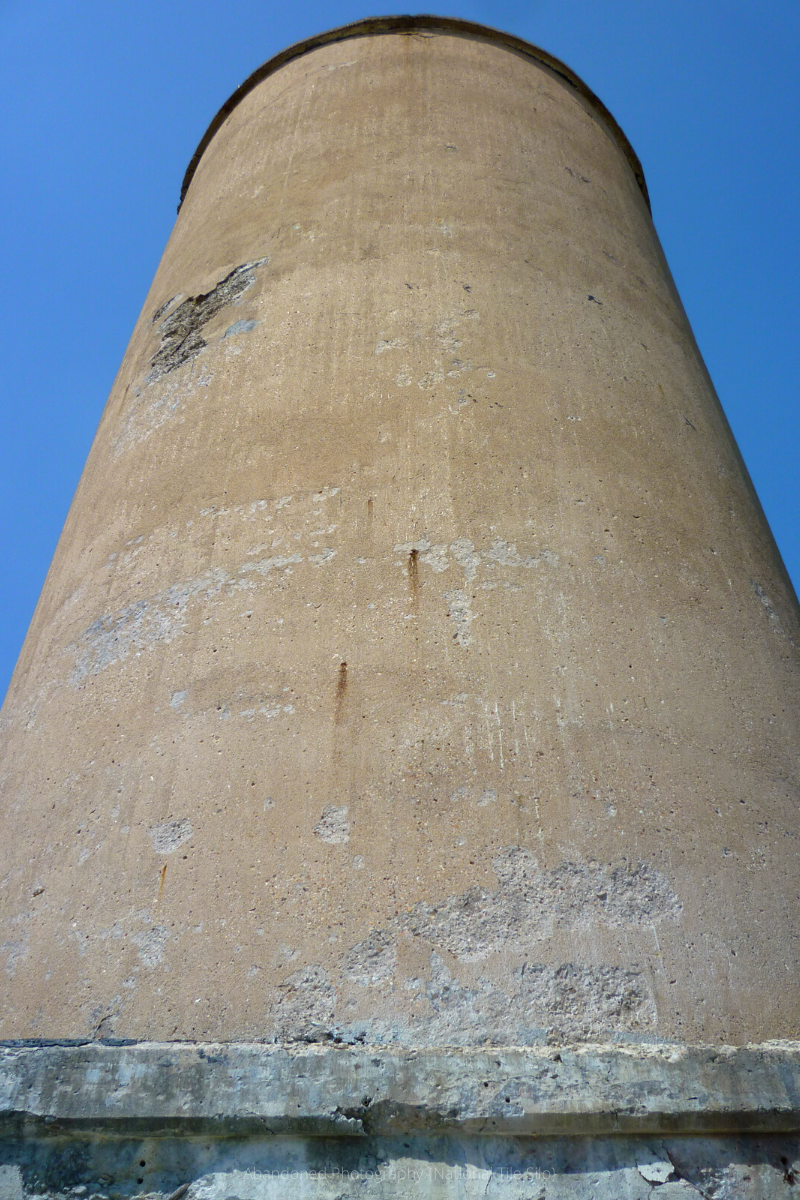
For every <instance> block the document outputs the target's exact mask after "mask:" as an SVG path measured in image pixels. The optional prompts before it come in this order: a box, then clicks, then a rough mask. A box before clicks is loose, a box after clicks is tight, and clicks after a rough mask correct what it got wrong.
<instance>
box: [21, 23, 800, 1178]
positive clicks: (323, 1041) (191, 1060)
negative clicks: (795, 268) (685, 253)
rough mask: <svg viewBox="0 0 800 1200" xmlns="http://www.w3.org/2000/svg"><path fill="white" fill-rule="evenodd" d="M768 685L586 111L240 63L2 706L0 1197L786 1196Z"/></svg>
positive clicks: (339, 52)
mask: <svg viewBox="0 0 800 1200" xmlns="http://www.w3.org/2000/svg"><path fill="white" fill-rule="evenodd" d="M799 647H800V622H799V621H798V607H797V601H796V598H795V595H794V592H793V590H792V587H791V584H790V582H789V580H788V578H787V576H786V572H785V570H784V568H783V565H782V563H781V561H780V557H779V554H778V552H777V549H776V547H775V545H774V542H773V539H772V536H771V534H770V531H769V528H768V526H767V524H766V521H765V518H764V515H763V513H762V510H761V508H760V505H759V503H758V499H757V497H756V495H755V493H754V491H753V488H752V485H751V483H750V481H749V478H748V476H747V472H746V470H745V467H744V465H743V463H742V460H741V458H740V455H739V453H738V451H737V448H736V445H735V443H734V440H733V437H732V434H731V432H730V429H729V427H728V424H727V422H726V420H725V417H724V414H723V412H722V409H721V407H720V405H719V402H718V400H717V398H716V395H715V393H714V390H713V387H712V384H711V382H710V380H709V377H708V374H707V372H706V369H705V367H704V365H703V362H702V359H701V357H700V354H699V352H698V349H697V346H696V344H695V341H694V338H693V336H692V332H691V329H690V327H689V325H688V322H687V319H686V316H685V313H684V311H683V308H682V306H681V303H680V300H679V298H678V295H677V293H676V291H675V287H674V284H673V282H672V279H671V277H670V273H669V270H668V267H667V264H666V262H665V260H664V256H663V253H662V250H661V247H660V245H659V242H658V238H657V236H656V233H655V230H654V227H653V223H652V220H651V215H650V210H649V205H648V199H647V191H646V187H645V182H644V178H643V175H642V171H641V168H640V165H639V162H638V160H637V158H636V155H635V154H634V152H633V150H632V149H631V146H630V145H629V143H628V141H627V139H626V137H625V135H624V134H623V133H622V131H621V130H620V128H619V127H618V125H617V124H616V122H615V121H614V119H613V117H612V116H611V115H610V113H609V112H608V111H607V110H606V109H605V108H604V106H603V105H602V103H601V102H600V101H599V100H598V99H597V97H596V96H594V95H593V94H592V92H590V91H589V89H588V88H587V87H586V86H585V85H584V84H583V83H582V82H581V80H580V79H578V78H577V77H576V76H575V75H574V74H573V73H572V72H571V71H570V70H569V69H568V68H567V67H566V66H564V64H563V63H560V62H558V61H557V60H555V59H553V58H552V57H550V56H549V55H548V54H546V53H545V52H544V51H542V50H539V49H537V48H536V47H534V46H531V45H529V44H527V43H525V42H522V41H520V40H519V39H517V38H514V37H512V36H509V35H506V34H501V33H498V32H496V31H493V30H490V29H487V28H484V27H482V26H476V25H472V24H470V23H468V22H464V21H457V20H451V19H446V18H436V17H401V18H385V19H377V20H369V21H363V22H360V23H358V24H356V25H351V26H347V27H345V28H344V29H339V30H335V31H333V32H331V33H328V34H324V35H321V36H319V37H316V38H312V39H310V40H309V41H307V42H304V43H302V44H300V45H298V46H294V47H292V48H291V49H289V50H287V51H285V52H284V53H282V54H280V55H278V56H277V58H274V59H272V60H271V61H270V62H268V63H267V64H266V65H265V66H263V67H261V68H260V69H259V70H258V71H256V72H255V73H254V74H253V75H252V76H251V77H250V78H249V79H248V80H247V81H246V82H245V83H244V84H243V85H242V87H240V88H239V90H238V91H237V92H236V93H235V94H234V95H233V96H232V97H231V99H230V100H229V101H228V102H227V103H226V104H225V105H224V106H223V108H222V109H221V110H220V113H219V114H218V115H217V117H216V118H215V119H214V121H213V122H212V124H211V126H210V128H209V131H208V133H207V134H206V136H205V137H204V139H203V141H202V143H201V145H200V147H199V149H198V151H197V154H196V155H195V157H194V159H193V160H192V163H191V165H190V167H189V170H188V172H187V176H186V181H185V184H184V189H183V195H182V197H181V206H180V209H179V215H178V219H177V222H176V225H175V228H174V231H173V233H172V236H171V237H170V240H169V243H168V245H167V248H166V251H165V253H164V257H163V259H162V262H161V264H160V266H159V269H158V271H157V273H156V277H155V280H154V282H153V285H152V288H151V290H150V292H149V294H148V296H147V299H146V301H145V304H144V308H143V310H142V314H141V317H140V319H139V322H138V324H137V326H136V329H135V330H134V333H133V337H132V340H131V343H130V347H129V349H128V352H127V354H126V356H125V359H124V361H123V363H122V366H121V368H120V372H119V376H118V378H117V380H116V382H115V384H114V387H113V390H112V393H111V396H110V399H109V401H108V405H107V407H106V410H105V413H104V415H103V418H102V421H101V424H100V428H99V430H98V433H97V437H96V440H95V443H94V446H93V448H92V451H91V455H90V458H89V461H88V463H87V466H86V469H85V472H84V474H83V477H82V479H81V482H80V486H79V488H78V492H77V494H76V497H75V500H74V503H73V506H72V508H71V511H70V514H69V517H68V520H67V524H66V527H65V530H64V533H63V535H62V538H61V541H60V543H59V546H58V549H57V552H56V556H55V559H54V562H53V565H52V568H51V570H50V573H49V575H48V578H47V582H46V584H45V588H44V591H43V593H42V597H41V600H40V602H39V605H38V608H37V610H36V614H35V616H34V620H33V623H32V626H31V630H30V632H29V634H28V638H27V641H26V643H25V646H24V648H23V651H22V655H21V657H20V661H19V664H18V667H17V670H16V673H15V675H14V679H13V681H12V684H11V688H10V690H9V694H8V698H7V700H6V703H5V707H4V709H3V716H2V722H3V724H2V738H3V747H2V767H1V768H0V779H1V780H2V796H3V807H2V825H1V826H0V828H1V829H2V854H3V865H2V868H0V878H1V879H2V885H3V886H2V914H1V917H2V938H1V939H0V942H1V945H0V948H2V955H3V957H2V961H3V966H4V969H5V979H4V985H5V986H4V988H3V994H2V1002H1V1005H2V1006H1V1007H0V1037H2V1038H3V1039H5V1047H4V1050H3V1055H4V1059H3V1067H2V1088H3V1097H4V1105H3V1131H2V1136H3V1138H4V1139H5V1140H4V1141H2V1144H1V1147H0V1195H8V1196H9V1197H14V1200H20V1198H22V1197H27V1196H33V1195H37V1196H51V1195H56V1194H58V1195H62V1194H65V1193H67V1192H69V1190H70V1189H72V1191H73V1192H74V1194H77V1195H84V1194H86V1195H89V1194H91V1195H98V1196H108V1197H112V1196H129V1195H139V1194H151V1195H153V1194H157V1195H161V1196H167V1195H172V1196H175V1197H177V1196H184V1195H187V1196H189V1197H195V1196H196V1197H198V1198H199V1197H204V1198H205V1197H208V1198H211V1197H218V1196H219V1197H223V1196H233V1195H236V1196H239V1197H241V1198H242V1200H244V1198H245V1197H251V1196H252V1197H260V1196H273V1195H275V1196H277V1195H284V1194H285V1192H286V1189H287V1188H288V1187H289V1186H293V1187H297V1188H300V1189H301V1190H302V1192H303V1195H308V1196H314V1197H317V1196H319V1197H328V1196H330V1197H331V1198H333V1197H334V1196H341V1195H350V1194H353V1195H355V1194H358V1195H359V1196H363V1197H365V1198H368V1200H369V1198H371V1197H373V1196H375V1197H378V1196H380V1197H385V1196H389V1195H407V1194H409V1192H410V1191H414V1192H420V1193H421V1194H424V1195H428V1194H430V1195H431V1196H433V1195H436V1196H439V1195H454V1196H456V1195H457V1196H465V1197H467V1196H469V1197H471V1196H473V1195H474V1196H478V1195H481V1196H483V1195H488V1196H492V1195H495V1194H496V1195H500V1194H502V1195H503V1196H506V1197H509V1198H510V1200H523V1198H524V1197H525V1198H528V1200H530V1197H532V1196H537V1197H539V1196H541V1197H544V1196H546V1197H547V1198H548V1200H552V1198H553V1197H567V1196H569V1197H584V1196H586V1197H588V1196H592V1197H601V1196H602V1197H605V1196H609V1197H611V1196H623V1195H624V1196H630V1197H639V1196H641V1197H645V1196H649V1195H650V1194H652V1193H654V1192H655V1191H658V1192H659V1193H660V1194H662V1195H663V1197H671V1198H672V1200H675V1198H676V1197H678V1196H680V1197H684V1198H688V1197H691V1196H693V1195H696V1194H697V1195H705V1196H707V1195H717V1196H722V1195H725V1196H728V1195H731V1196H733V1195H737V1196H738V1195H753V1196H770V1197H771V1196H783V1195H788V1194H790V1192H791V1189H792V1188H793V1187H794V1185H795V1183H796V1182H798V1177H797V1176H796V1172H797V1171H798V1169H800V1163H799V1162H798V1155H799V1154H800V1150H799V1149H798V1142H797V1133H798V1128H800V1099H798V1097H800V1056H799V1054H798V1049H799V1048H798V1044H797V1043H796V1042H795V1041H793V1039H795V1038H797V1036H798V1018H799V1017H800V990H799V989H798V986H797V980H798V974H799V970H800V942H799V941H798V918H799V917H800V898H799V891H800V889H799V887H798V884H799V883H800V862H799V860H798V846H799V842H798V837H799V831H798V743H799V739H798V684H799V683H800V674H799V672H798V665H799V663H800V657H799V656H800V649H799ZM698 1135H703V1136H702V1137H698ZM345 1175H347V1183H346V1184H344V1183H343V1182H342V1180H343V1178H344V1176H345ZM289 1177H291V1178H293V1179H294V1183H293V1184H289V1183H287V1179H288V1178H289ZM4 1187H5V1188H6V1191H5V1192H3V1191H2V1188H4ZM81 1189H83V1191H82V1190H81ZM281 1189H283V1190H281ZM337 1189H338V1190H337ZM536 1189H538V1191H537V1190H536Z"/></svg>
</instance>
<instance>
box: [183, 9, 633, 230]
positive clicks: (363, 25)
mask: <svg viewBox="0 0 800 1200" xmlns="http://www.w3.org/2000/svg"><path fill="white" fill-rule="evenodd" d="M415 32H430V33H449V34H454V35H455V36H460V37H468V38H475V39H480V40H482V41H487V42H493V43H494V44H495V45H498V46H503V47H504V48H505V49H507V50H512V51H515V52H516V53H518V54H523V55H525V57H527V58H532V59H534V60H535V61H536V62H538V63H541V64H542V65H543V66H545V67H548V68H549V69H550V70H551V71H553V72H554V74H556V75H558V76H559V78H561V79H562V80H563V81H564V82H565V83H567V84H568V85H569V86H570V87H572V88H574V90H575V91H576V92H577V93H578V95H579V96H580V97H581V98H582V99H583V100H584V101H586V103H587V104H588V105H589V106H590V107H591V108H593V109H594V111H595V112H596V114H597V116H598V117H599V118H600V119H601V120H602V122H603V123H604V124H605V125H606V127H607V128H608V131H609V133H610V134H611V135H612V137H613V138H614V140H615V141H616V143H617V145H618V146H619V148H620V150H621V151H622V153H623V154H624V155H625V157H626V159H627V160H628V162H629V164H630V167H631V170H632V171H633V173H634V175H635V176H636V182H637V183H638V184H639V187H640V188H641V191H642V194H643V196H644V198H645V202H646V203H647V207H648V208H649V207H650V197H649V196H648V193H647V184H646V183H645V179H644V172H643V170H642V165H641V163H640V162H639V159H638V157H637V155H636V152H635V151H634V149H633V147H632V146H631V144H630V142H629V141H628V139H627V137H626V136H625V134H624V133H623V131H622V129H621V128H620V126H619V125H618V124H617V122H616V121H615V120H614V117H613V116H612V115H611V113H610V112H609V111H608V109H607V108H606V106H605V105H604V104H603V102H602V100H600V99H599V98H598V97H597V96H596V95H595V94H594V92H593V91H592V90H591V88H588V87H587V86H586V84H585V83H584V82H583V80H582V79H580V78H579V77H578V76H577V75H576V74H575V72H574V71H572V70H570V68H569V67H568V66H567V65H566V64H565V63H563V62H561V61H560V59H558V58H555V57H554V56H553V55H552V54H548V53H547V51H546V50H541V49H540V48H539V47H538V46H534V45H532V44H531V43H530V42H526V41H524V39H523V38H518V37H515V36H514V35H513V34H511V33H503V32H501V31H500V30H497V29H492V28H490V27H489V26H488V25H479V24H477V23H476V22H474V21H462V20H460V19H458V18H456V17H434V16H428V15H417V16H398V17H368V18H367V19H366V20H363V21H354V22H353V23H352V24H350V25H341V26H339V27H338V28H337V29H330V30H328V31H327V32H326V33H319V34H316V35H315V36H314V37H310V38H306V39H305V40H304V41H302V42H296V43H295V44H294V45H293V46H288V47H287V48H286V49H285V50H281V52H280V54H276V55H275V56H274V57H273V58H270V59H269V60H268V61H267V62H265V63H263V64H262V66H260V67H258V68H257V69H256V70H255V71H253V73H252V75H248V77H247V79H245V81H244V83H243V84H241V85H240V86H239V87H238V88H237V89H236V91H235V92H234V93H233V95H232V96H231V97H230V98H229V99H228V100H226V101H225V103H224V104H223V105H222V108H221V109H220V110H219V112H218V113H217V115H216V116H215V117H214V119H213V120H212V122H211V124H210V125H209V127H208V129H207V130H206V132H205V134H204V135H203V137H202V139H201V141H200V144H199V146H198V147H197V149H196V150H195V152H194V155H193V157H192V161H191V162H190V163H189V166H188V167H187V169H186V174H185V175H184V177H183V185H182V187H181V198H180V202H179V204H178V211H179V212H180V208H181V205H182V204H183V201H184V199H185V198H186V193H187V192H188V190H189V185H190V184H191V182H192V179H193V178H194V174H195V171H196V170H197V167H198V164H199V162H200V159H201V158H202V157H203V154H204V153H205V151H206V148H207V147H208V145H209V143H210V142H211V140H212V138H213V137H214V135H215V134H216V132H217V130H218V129H219V128H220V127H221V126H222V125H223V124H224V122H225V121H226V120H227V118H228V117H229V116H230V114H231V113H232V112H233V110H234V109H235V108H236V106H237V105H238V104H239V103H240V102H241V101H242V100H243V99H244V98H245V96H247V95H248V94H249V93H250V92H251V91H252V90H253V88H255V87H256V86H257V85H258V84H259V83H261V81H262V80H263V79H266V78H267V77H268V76H269V75H272V74H274V72H275V71H277V70H279V68H280V67H282V66H284V65H285V64H286V63H288V62H291V61H292V59H295V58H299V57H300V56H301V55H303V54H308V53H309V51H311V50H318V49H319V48H320V47H321V46H327V45H329V44H331V43H333V42H341V41H345V40H346V39H347V38H358V37H373V36H375V35H376V34H383V33H415Z"/></svg>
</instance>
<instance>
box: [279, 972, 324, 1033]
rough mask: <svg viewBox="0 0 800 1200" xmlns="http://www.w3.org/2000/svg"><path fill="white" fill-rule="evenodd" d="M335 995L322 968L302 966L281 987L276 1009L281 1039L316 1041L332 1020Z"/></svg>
mask: <svg viewBox="0 0 800 1200" xmlns="http://www.w3.org/2000/svg"><path fill="white" fill-rule="evenodd" d="M335 1007H336V993H335V992H334V990H333V987H332V985H331V983H330V981H329V979H328V976H327V974H326V972H325V971H324V970H323V969H322V967H320V966H317V965H314V966H310V967H303V968H302V969H301V970H299V971H295V972H294V973H293V974H291V975H289V977H288V978H287V979H285V980H284V981H283V983H281V984H279V985H278V999H277V1001H276V1003H275V1006H274V1021H275V1030H276V1035H277V1038H278V1039H279V1040H281V1039H291V1040H292V1041H317V1040H318V1039H319V1036H320V1034H322V1036H323V1037H324V1036H325V1032H326V1030H327V1029H328V1028H329V1027H330V1023H331V1021H332V1020H333V1013H334V1009H335Z"/></svg>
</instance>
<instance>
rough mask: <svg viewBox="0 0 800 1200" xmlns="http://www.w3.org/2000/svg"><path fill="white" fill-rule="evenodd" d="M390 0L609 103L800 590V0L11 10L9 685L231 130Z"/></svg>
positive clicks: (4, 671)
mask: <svg viewBox="0 0 800 1200" xmlns="http://www.w3.org/2000/svg"><path fill="white" fill-rule="evenodd" d="M387 11H388V12H399V11H412V12H414V11H434V12H436V13H439V14H445V15H450V16H460V17H464V18H466V19H467V20H472V21H480V22H483V23H484V24H488V25H493V26H495V27H496V28H500V29H506V30H508V31H509V32H511V33H515V34H517V35H518V36H520V37H523V38H526V39H528V40H529V41H532V42H534V43H536V44H537V45H539V46H542V47H544V48H545V49H546V50H548V51H550V52H551V53H552V54H555V55H557V56H558V57H559V58H562V59H563V60H564V61H565V62H566V63H568V64H569V65H570V66H571V67H572V68H573V69H574V70H575V71H577V73H578V74H579V75H581V76H582V78H583V79H584V80H585V81H586V83H587V84H588V85H589V87H591V88H592V89H593V90H594V91H595V92H597V94H598V95H599V96H600V98H601V99H602V100H603V101H604V103H605V104H606V105H607V106H608V107H609V108H610V109H611V111H612V113H613V114H614V116H615V117H616V118H617V120H618V121H619V123H620V124H621V126H622V128H623V129H624V130H625V132H626V133H627V135H628V137H629V138H630V140H631V142H632V144H633V147H634V149H635V150H636V152H637V153H638V155H639V157H640V159H641V160H642V163H643V166H644V170H645V175H646V177H647V182H648V186H649V189H650V195H651V200H652V205H653V216H654V219H655V223H656V227H657V229H658V232H659V234H660V237H661V240H662V243H663V245H664V249H665V251H666V255H667V259H668V261H669V263H670V266H671V268H672V271H673V274H674V276H675V279H676V282H677V285H678V289H679V291H680V293H681V296H682V298H683V302H684V305H685V306H686V309H687V311H688V313H689V318H690V320H691V322H692V325H693V327H694V331H695V334H696V336H697V339H698V342H699V343H700V348H701V350H702V352H703V355H704V357H705V360H706V363H707V365H708V368H709V370H710V372H711V376H712V378H713V380H714V382H715V384H716V387H717V390H718V392H719V395H720V399H721V401H722V404H723V407H724V408H725V411H726V413H727V415H728V419H729V420H730V422H731V425H732V426H733V429H734V432H735V434H736V437H737V440H738V442H739V446H740V448H741V450H742V453H743V455H744V458H745V461H746V463H747V466H748V468H749V470H750V473H751V475H752V477H753V480H754V483H755V485H756V489H757V491H758V493H759V496H760V497H761V502H762V504H763V505H764V508H765V510H766V513H767V516H768V518H769V521H770V524H771V526H772V530H773V532H774V534H775V537H776V539H777V542H778V545H779V547H780V549H781V552H782V554H783V557H784V561H785V563H786V566H787V568H788V570H789V573H790V575H791V576H792V578H793V580H794V582H795V587H798V585H799V584H800V533H799V532H798V526H797V512H798V507H799V506H798V500H800V473H799V472H798V470H797V462H798V452H799V451H800V406H799V405H798V360H799V359H800V354H799V353H798V351H799V350H800V338H798V334H797V310H798V303H799V302H800V295H799V294H798V292H799V288H800V269H799V268H800V261H798V260H800V235H799V234H798V217H799V216H800V213H798V206H799V205H798V190H799V189H798V182H799V181H798V174H799V173H800V172H799V168H798V163H800V144H799V143H800V136H799V135H800V72H798V62H800V5H798V4H797V3H796V0H791V2H789V0H786V2H784V3H780V2H773V0H762V2H761V3H759V4H757V5H756V4H753V3H752V0H748V2H747V3H744V2H738V0H728V2H722V0H701V3H698V2H697V0H693V2H692V3H689V2H686V0H669V2H667V3H665V2H664V0H659V2H658V3H656V2H654V0H603V2H598V0H591V2H590V0H541V2H535V0H531V2H529V3H514V2H512V0H504V2H498V3H491V4H490V3H482V2H479V0H462V2H461V3H458V4H454V3H445V2H443V0H436V2H435V3H433V6H432V7H430V6H429V7H428V8H426V9H418V8H410V9H400V8H390V9H381V8H377V7H374V6H373V4H371V3H365V4H359V3H350V2H347V0H336V2H333V3H326V4H324V5H323V4H320V3H316V2H313V0H295V3H293V4H291V5H286V4H281V5H276V4H272V3H269V2H263V0H262V2H261V3H256V2H255V0H225V2H224V3H223V2H222V0H159V2H158V3H155V2H154V0H138V3H137V4H135V5H127V4H122V3H120V2H115V0H111V2H109V0H103V2H102V3H101V2H100V0H57V2H55V0H47V2H43V0H0V97H2V121H0V163H2V165H3V176H4V179H5V184H4V186H3V188H2V189H0V221H1V223H2V226H1V227H2V230H3V237H2V240H1V241H0V245H1V246H2V250H1V251H0V253H2V279H3V286H2V289H0V339H1V340H2V345H0V354H2V370H1V371H0V562H2V575H1V576H0V581H1V582H0V604H1V605H2V620H0V695H2V694H3V693H4V691H5V688H6V685H7V682H8V679H9V678H10V675H11V671H12V670H13V667H14V663H15V661H16V657H17V655H18V653H19V648H20V646H21V644H22V640H23V638H24V636H25V632H26V629H27V626H28V623H29V621H30V619H31V616H32V614H33V609H34V606H35V604H36V600H37V598H38V595H39V591H40V590H41V586H42V583H43V581H44V577H45V574H46V571H47V568H48V566H49V563H50V559H51V557H52V554H53V551H54V549H55V545H56V541H57V539H58V536H59V533H60V531H61V527H62V525H63V522H64V519H65V517H66V513H67V509H68V507H69V504H70V500H71V498H72V494H73V492H74V490H75V487H76V485H77V482H78V478H79V475H80V472H81V470H82V468H83V464H84V462H85V460H86V456H87V454H88V451H89V447H90V445H91V441H92V437H93V435H94V431H95V429H96V427H97V423H98V421H99V418H100V413H101V412H102V409H103V406H104V404H105V401H106V397H107V395H108V392H109V389H110V387H111V384H112V381H113V379H114V376H115V374H116V372H117V369H118V367H119V364H120V361H121V359H122V356H123V354H124V352H125V347H126V344H127V341H128V338H129V337H130V334H131V332H132V330H133V326H134V323H135V321H136V319H137V316H138V314H139V310H140V308H141V305H142V303H143V301H144V297H145V294H146V292H147V289H148V286H149V283H150V281H151V279H152V276H153V273H154V272H155V269H156V266H157V264H158V260H159V258H160V256H161V253H162V250H163V247H164V245H165V243H166V240H167V237H168V235H169V232H170V229H171V227H172V224H173V221H174V219H175V207H176V203H177V199H178V194H179V190H180V183H181V178H182V176H183V172H184V170H185V168H186V166H187V164H188V162H189V159H190V158H191V156H192V154H193V152H194V149H195V147H196V145H197V142H198V141H199V140H200V137H201V136H202V134H203V132H204V131H205V128H206V126H207V125H208V123H209V121H210V119H211V117H212V116H213V115H214V113H215V112H216V110H217V109H218V108H219V107H220V105H221V104H222V103H223V101H224V100H226V99H227V97H228V96H229V95H230V94H231V92H232V91H234V89H235V88H236V87H237V86H238V84H239V83H240V82H241V81H242V80H243V79H244V78H245V77H246V76H247V75H248V74H249V73H250V72H251V71H252V70H253V69H254V68H255V67H257V66H258V65H259V64H260V63H261V62H263V61H265V60H266V59H268V58H270V57H271V56H272V55H273V54H275V53H277V52H278V51H279V50H281V49H283V48H284V47H285V46H287V45H289V44H290V43H292V42H295V41H298V40H299V39H301V38H305V37H308V36H310V35H311V34H314V33H318V32H321V31H322V30H324V29H329V28H332V27H333V26H335V25H341V24H344V23H346V22H348V21H353V20H358V19H359V18H361V17H366V16H374V15H378V14H381V13H384V12H387Z"/></svg>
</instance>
